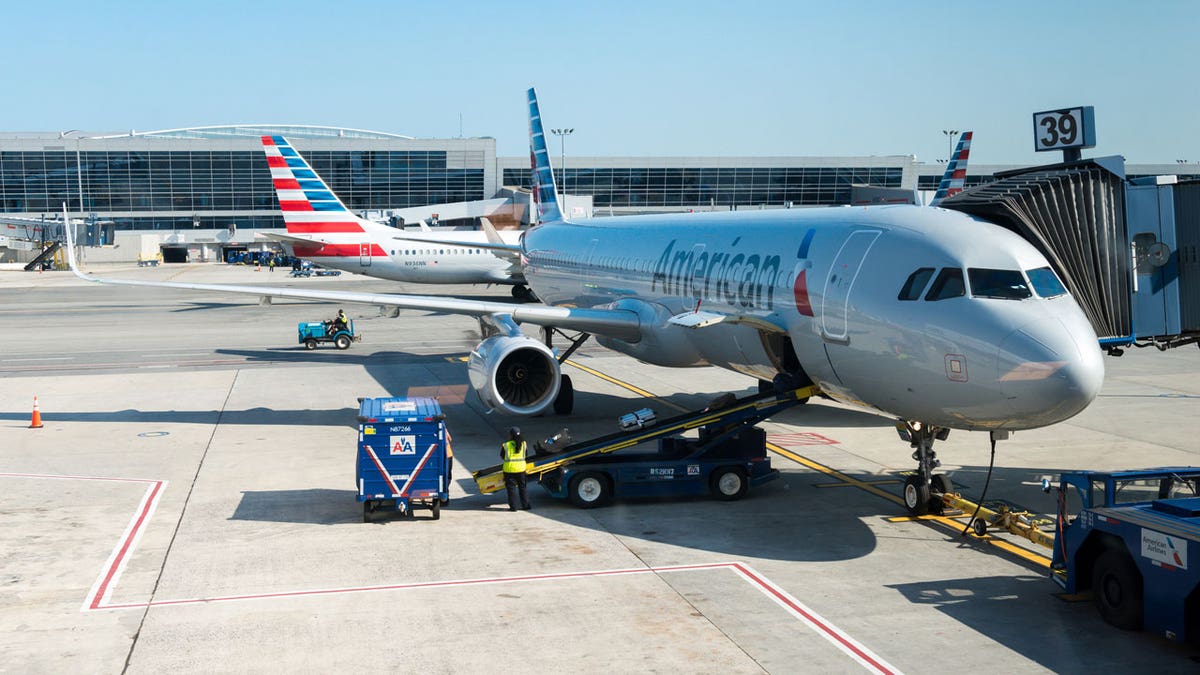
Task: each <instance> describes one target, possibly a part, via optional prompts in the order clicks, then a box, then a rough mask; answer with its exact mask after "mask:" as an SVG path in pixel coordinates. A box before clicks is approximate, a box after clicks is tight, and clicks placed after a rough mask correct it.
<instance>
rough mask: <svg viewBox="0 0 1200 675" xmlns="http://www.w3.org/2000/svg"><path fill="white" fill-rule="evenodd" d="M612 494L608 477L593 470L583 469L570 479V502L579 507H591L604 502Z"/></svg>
mask: <svg viewBox="0 0 1200 675" xmlns="http://www.w3.org/2000/svg"><path fill="white" fill-rule="evenodd" d="M611 496H612V488H611V487H609V484H608V477H607V476H605V475H603V474H600V473H596V472H593V471H585V472H584V473H581V474H579V475H578V476H575V477H574V478H573V479H571V488H570V497H571V503H572V504H574V505H575V506H578V507H579V508H581V509H591V508H595V507H597V506H601V505H603V504H606V503H607V502H608V500H609V497H611Z"/></svg>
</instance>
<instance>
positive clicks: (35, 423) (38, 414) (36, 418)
mask: <svg viewBox="0 0 1200 675" xmlns="http://www.w3.org/2000/svg"><path fill="white" fill-rule="evenodd" d="M29 428H30V429H41V428H42V411H40V410H38V404H37V397H36V396H34V397H33V419H32V420H30V421H29Z"/></svg>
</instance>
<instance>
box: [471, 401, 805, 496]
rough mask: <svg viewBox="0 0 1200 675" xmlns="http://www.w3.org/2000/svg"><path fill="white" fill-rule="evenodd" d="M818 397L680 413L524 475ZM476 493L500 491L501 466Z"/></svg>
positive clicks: (484, 474)
mask: <svg viewBox="0 0 1200 675" xmlns="http://www.w3.org/2000/svg"><path fill="white" fill-rule="evenodd" d="M818 393H819V390H818V389H817V388H816V387H802V388H800V389H795V390H792V391H789V392H786V393H783V394H758V395H755V396H747V397H744V398H740V399H737V400H735V401H734V402H733V403H732V404H730V405H728V406H725V407H721V408H719V409H709V408H705V409H703V410H697V411H692V412H686V413H682V414H680V415H676V416H675V417H671V418H668V419H665V420H662V421H660V422H658V424H657V425H656V426H653V427H650V428H646V429H638V430H629V431H619V432H617V433H614V434H609V435H607V436H601V437H599V438H593V439H589V440H586V441H580V442H579V443H573V444H571V445H568V446H567V447H566V448H564V449H563V450H562V451H561V452H557V453H554V454H552V455H547V456H532V457H530V458H528V459H527V462H526V467H525V473H526V474H528V475H531V476H539V477H540V476H541V475H543V474H545V473H548V472H550V471H553V470H555V469H557V468H559V467H561V466H563V465H565V464H569V463H571V462H574V461H577V460H580V459H583V458H584V457H590V456H593V455H599V454H605V453H609V452H616V451H617V450H623V449H625V448H631V447H633V446H635V445H639V444H641V443H646V442H648V441H654V440H658V439H660V438H666V437H668V436H676V435H679V434H682V433H684V432H686V431H690V430H692V429H697V428H700V427H708V428H709V429H710V430H714V429H715V430H717V431H718V432H719V433H722V434H724V433H728V432H730V431H732V430H735V429H740V428H744V427H749V426H753V425H755V424H758V423H759V422H761V421H763V420H765V419H767V418H768V417H770V416H772V415H774V414H776V413H778V412H781V411H783V410H786V409H787V408H790V407H792V406H795V405H799V404H801V403H804V402H805V401H807V400H808V399H809V398H810V397H812V396H815V395H817V394H818ZM472 475H473V477H474V478H475V483H476V485H478V486H479V491H480V492H481V493H483V494H489V493H492V492H496V491H498V490H502V489H504V472H503V471H501V465H499V464H497V465H495V466H490V467H488V468H486V469H481V470H479V471H476V472H475V473H474V474H472Z"/></svg>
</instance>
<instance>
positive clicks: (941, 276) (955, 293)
mask: <svg viewBox="0 0 1200 675" xmlns="http://www.w3.org/2000/svg"><path fill="white" fill-rule="evenodd" d="M965 294H966V289H965V287H964V286H963V273H962V270H960V269H959V268H957V267H943V268H942V271H941V272H938V275H937V278H936V279H934V280H933V285H932V286H930V287H929V292H928V293H926V294H925V299H926V300H945V299H947V298H957V297H959V296H961V295H965Z"/></svg>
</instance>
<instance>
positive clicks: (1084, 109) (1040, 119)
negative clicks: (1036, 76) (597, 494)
mask: <svg viewBox="0 0 1200 675" xmlns="http://www.w3.org/2000/svg"><path fill="white" fill-rule="evenodd" d="M1094 110H1095V109H1094V108H1093V107H1092V106H1090V105H1088V106H1081V107H1078V108H1066V109H1064V110H1047V111H1045V112H1039V113H1034V114H1033V149H1034V150H1036V151H1038V152H1043V151H1045V150H1068V149H1072V148H1093V147H1095V146H1096V128H1095V127H1096V120H1095V112H1094Z"/></svg>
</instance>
